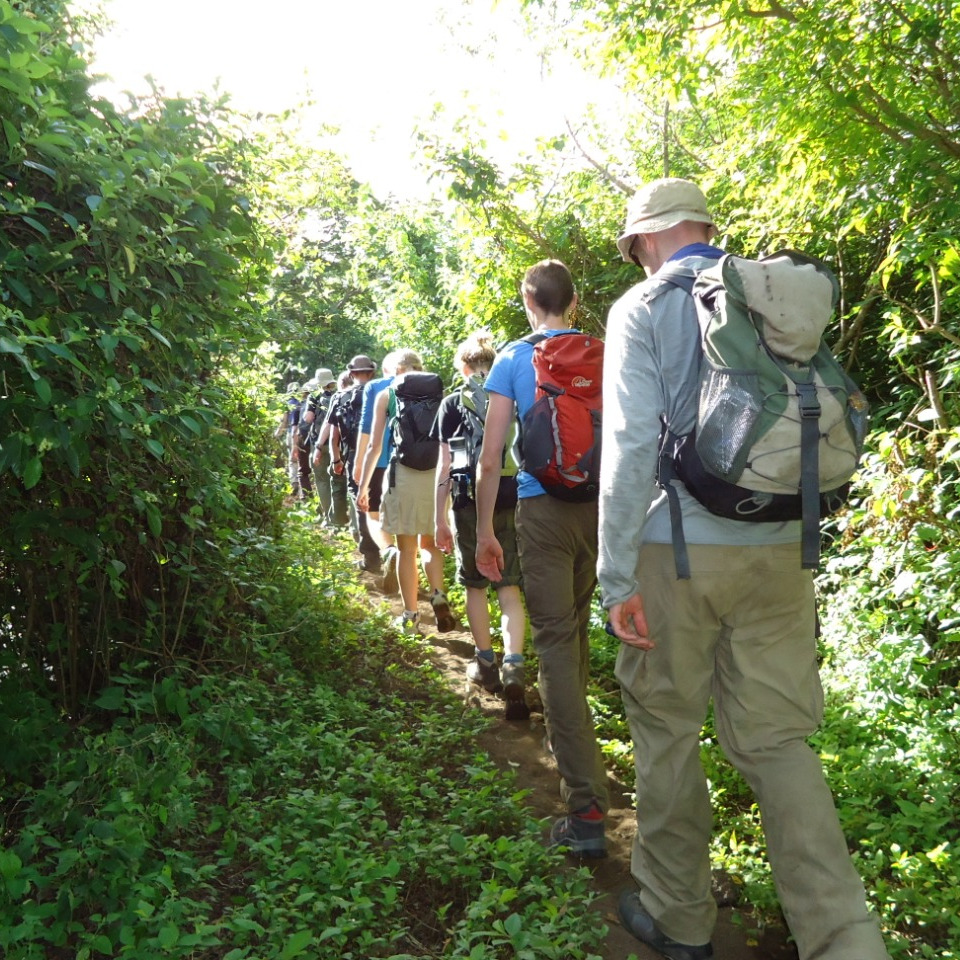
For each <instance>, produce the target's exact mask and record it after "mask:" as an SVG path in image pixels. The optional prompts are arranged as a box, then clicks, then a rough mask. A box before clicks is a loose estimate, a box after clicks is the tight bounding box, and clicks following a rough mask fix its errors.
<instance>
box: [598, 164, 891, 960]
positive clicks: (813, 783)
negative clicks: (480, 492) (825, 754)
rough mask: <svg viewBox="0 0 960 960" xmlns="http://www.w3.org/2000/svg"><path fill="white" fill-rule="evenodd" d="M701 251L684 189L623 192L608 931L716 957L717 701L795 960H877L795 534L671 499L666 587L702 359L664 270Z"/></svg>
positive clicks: (606, 493) (609, 541)
mask: <svg viewBox="0 0 960 960" xmlns="http://www.w3.org/2000/svg"><path fill="white" fill-rule="evenodd" d="M715 234H716V227H715V226H714V222H713V218H712V217H711V216H710V214H709V213H708V210H707V204H706V199H705V197H704V195H703V193H702V192H701V190H700V189H699V187H697V186H696V185H695V184H694V183H692V182H690V181H688V180H682V179H677V178H668V179H662V180H655V181H653V182H651V183H648V184H646V185H645V186H644V187H643V188H642V189H640V190H639V191H637V193H636V194H635V195H634V197H633V198H632V199H631V200H630V203H629V205H628V209H627V217H626V226H625V228H624V231H623V233H622V234H621V236H620V237H619V238H618V240H617V248H618V249H619V251H620V254H621V256H622V257H623V259H624V260H625V261H627V262H633V263H635V264H636V265H637V266H641V267H643V269H644V270H645V271H646V272H647V274H648V278H647V279H646V280H644V281H641V282H640V283H638V284H636V285H635V286H634V287H632V288H631V289H630V290H628V291H627V293H625V294H624V295H623V296H622V297H621V298H620V299H619V300H618V301H617V302H616V303H615V304H614V305H613V307H612V308H611V310H610V315H609V319H608V323H607V353H606V363H605V369H604V377H603V380H604V397H603V411H604V418H603V445H602V449H603V456H602V470H601V480H600V485H601V495H600V562H599V579H600V585H601V588H602V593H603V603H604V605H605V606H606V607H607V608H608V610H609V616H610V623H611V626H612V629H613V630H614V631H615V633H616V635H617V636H618V637H619V638H620V640H621V641H622V644H621V646H620V650H619V653H618V658H617V665H616V675H617V678H618V680H619V681H620V685H621V690H622V696H623V703H624V709H625V712H626V715H627V719H628V721H629V725H630V732H631V735H632V737H633V744H634V763H635V767H636V817H637V832H636V836H635V839H634V844H633V855H632V862H631V873H632V875H633V878H634V880H635V881H636V884H635V885H632V886H631V887H630V888H629V889H628V890H626V891H624V893H623V894H622V896H621V898H620V903H619V913H620V919H621V921H622V922H623V924H624V926H625V927H626V928H627V929H628V930H629V931H630V932H631V933H632V934H633V935H634V936H635V937H637V939H639V940H641V941H642V942H643V943H646V944H648V945H649V946H651V947H653V948H654V949H655V950H658V951H659V952H660V953H662V954H663V955H664V956H667V957H671V958H677V960H706V958H709V957H712V956H713V949H712V947H711V944H710V937H711V934H712V931H713V928H714V922H715V919H716V913H717V908H716V903H715V901H714V898H713V896H712V895H711V890H710V884H711V876H710V857H709V852H708V845H709V841H710V835H711V830H712V816H711V810H710V803H709V795H708V790H707V782H706V778H705V776H704V772H703V768H702V766H701V762H700V731H701V728H702V725H703V722H704V718H705V717H706V714H707V708H708V702H709V700H710V698H711V695H712V697H713V706H714V722H715V727H716V731H717V738H718V740H719V742H720V745H721V746H722V748H723V750H724V752H725V753H726V755H727V757H728V758H729V759H730V760H731V762H732V763H733V764H734V766H735V767H736V768H737V769H738V770H739V771H740V772H741V773H742V774H743V776H744V778H745V779H746V781H747V783H748V784H749V785H750V787H751V788H752V790H753V791H754V794H755V795H756V797H757V802H758V804H759V807H760V812H761V815H762V817H763V825H764V830H765V833H766V840H767V849H768V852H769V856H770V864H771V867H772V870H773V876H774V880H775V882H776V886H777V891H778V894H779V897H780V902H781V905H782V907H783V912H784V915H785V917H786V920H787V923H788V925H789V927H790V931H791V933H792V934H793V937H794V939H795V940H796V942H797V947H798V949H799V954H800V958H801V960H808V958H814V957H816V958H817V960H831V958H832V960H850V958H854V957H855V958H857V960H880V958H885V957H887V952H886V950H885V948H884V945H883V942H882V939H881V937H880V932H879V929H878V927H877V923H876V921H875V919H874V918H873V917H871V916H870V914H869V913H868V912H867V909H866V905H865V898H864V890H863V885H862V883H861V881H860V879H859V877H858V876H857V874H856V871H855V870H854V868H853V865H852V863H851V861H850V857H849V854H848V852H847V844H846V841H845V840H844V837H843V833H842V832H841V830H840V825H839V822H838V819H837V814H836V811H835V808H834V805H833V799H832V797H831V795H830V790H829V788H828V787H827V784H826V782H825V780H824V777H823V772H822V769H821V766H820V761H819V759H818V757H817V755H816V754H815V753H814V752H813V751H812V750H811V749H810V747H809V746H808V745H807V743H806V738H807V737H808V736H809V735H810V734H811V733H812V732H813V731H814V730H815V728H816V727H817V725H818V724H819V722H820V720H821V717H822V706H823V694H822V691H821V687H820V679H819V675H818V672H817V661H816V655H817V650H816V640H815V610H814V594H813V580H812V574H811V572H810V571H809V570H805V569H802V567H801V557H800V523H799V522H798V521H789V522H775V523H774V522H765V523H747V522H744V521H741V520H730V519H726V518H723V517H719V516H715V515H713V514H711V513H709V512H708V511H707V510H706V509H705V508H704V507H703V506H701V504H700V503H698V502H697V501H696V500H694V499H693V498H692V497H691V496H690V494H689V492H688V491H687V489H686V488H685V487H683V486H680V488H679V491H678V493H679V499H680V504H681V509H682V520H683V529H684V533H685V539H686V545H687V551H688V555H689V567H690V578H689V579H680V578H679V577H678V574H677V570H676V567H675V563H674V559H675V558H674V541H673V539H672V533H671V525H670V513H669V509H668V504H667V497H666V496H665V495H663V494H660V495H658V491H657V490H656V487H655V483H654V477H655V475H656V472H657V451H658V437H659V434H660V429H661V418H663V420H664V421H665V422H667V423H669V424H671V429H675V430H679V431H680V432H687V431H689V430H690V429H691V428H692V426H693V424H694V422H695V419H696V416H697V405H698V374H699V368H700V356H701V346H700V329H699V325H698V320H697V316H696V314H695V311H694V305H693V300H692V298H691V296H690V294H689V293H688V292H687V291H686V290H684V289H682V288H681V287H679V286H677V285H676V284H675V283H672V282H669V281H664V280H662V279H658V278H659V277H662V276H663V274H662V273H659V271H661V268H665V267H666V269H667V270H671V271H677V270H681V271H686V272H687V273H688V274H691V275H692V274H694V273H696V272H697V271H699V270H701V269H703V268H706V267H709V266H712V265H713V264H714V263H715V262H716V260H717V259H718V258H719V257H720V256H721V255H722V251H721V250H720V249H718V248H717V247H715V246H712V245H711V244H710V241H711V239H712V238H713V237H714V235H715Z"/></svg>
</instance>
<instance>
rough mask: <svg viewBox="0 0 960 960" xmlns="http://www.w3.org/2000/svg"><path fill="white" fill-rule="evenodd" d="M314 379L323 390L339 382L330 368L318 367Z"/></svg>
mask: <svg viewBox="0 0 960 960" xmlns="http://www.w3.org/2000/svg"><path fill="white" fill-rule="evenodd" d="M313 379H314V381H315V383H316V385H317V386H318V387H320V389H321V390H322V389H323V388H324V387H326V386H329V385H330V384H331V383H336V382H337V378H336V377H335V376H334V375H333V371H332V370H331V369H330V368H329V367H317V369H316V371H315V372H314V374H313Z"/></svg>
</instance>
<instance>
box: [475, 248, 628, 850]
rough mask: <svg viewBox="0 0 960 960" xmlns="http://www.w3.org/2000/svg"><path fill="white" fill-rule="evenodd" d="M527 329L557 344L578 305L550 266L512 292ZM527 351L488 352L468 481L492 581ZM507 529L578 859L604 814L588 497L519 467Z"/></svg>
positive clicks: (481, 553)
mask: <svg viewBox="0 0 960 960" xmlns="http://www.w3.org/2000/svg"><path fill="white" fill-rule="evenodd" d="M521 293H522V297H523V304H524V309H525V311H526V314H527V319H528V321H529V323H530V327H531V329H532V330H533V331H534V332H535V333H537V334H541V335H542V336H543V337H544V338H546V339H549V340H554V339H559V340H562V339H563V338H564V336H565V335H566V334H568V332H569V331H570V330H571V329H572V328H571V315H572V314H573V311H574V308H575V307H576V305H577V295H576V292H575V290H574V286H573V278H572V277H571V275H570V271H569V270H568V269H567V267H566V266H565V265H564V264H562V263H561V262H560V261H558V260H544V261H541V262H540V263H538V264H536V265H535V266H533V267H531V268H530V269H529V270H528V271H527V273H526V275H525V277H524V280H523V284H522V286H521ZM534 350H535V346H534V344H533V343H531V342H530V340H529V339H523V340H517V341H514V342H513V343H510V344H508V345H507V346H506V347H504V348H503V350H501V351H500V353H498V354H497V357H496V359H495V360H494V362H493V366H492V368H491V370H490V373H489V374H488V376H487V379H486V384H485V385H486V389H487V394H488V397H489V400H488V406H487V417H486V425H485V428H484V435H483V446H482V449H481V453H480V464H479V469H478V478H477V550H476V562H477V569H478V570H479V571H480V573H481V574H483V576H485V577H487V578H488V579H489V580H490V581H492V582H493V583H497V582H499V581H500V579H501V576H502V572H503V571H504V569H505V551H504V547H503V544H501V543H500V541H499V539H498V538H497V533H496V530H495V528H494V513H495V504H496V497H497V490H498V488H499V485H500V472H501V464H502V463H503V451H504V446H505V444H506V441H507V437H508V434H509V431H510V426H511V423H512V422H513V420H514V417H515V415H516V413H519V416H520V418H521V420H522V419H523V418H524V417H525V416H526V415H527V413H528V411H530V409H531V408H532V407H533V406H534V401H535V393H536V374H535V372H534V366H533V354H534ZM518 496H519V501H518V504H517V518H516V528H517V537H518V540H519V545H520V569H521V571H522V573H523V589H524V595H525V597H526V601H527V612H528V614H529V617H530V624H531V627H532V634H533V647H534V650H535V651H536V654H537V657H538V658H539V678H538V680H539V689H540V696H541V698H542V700H543V705H544V712H545V719H546V725H547V740H548V743H549V745H550V747H551V748H552V752H553V755H554V757H555V759H556V762H557V768H558V770H559V773H560V792H561V797H562V799H563V801H564V803H565V805H566V807H567V810H568V815H567V816H565V817H562V818H561V819H559V820H557V821H556V822H555V823H554V825H553V829H552V831H551V838H552V841H553V842H554V843H556V844H557V845H562V846H564V847H566V848H567V849H568V850H569V851H570V852H571V853H574V854H576V855H579V856H583V857H602V856H605V855H606V841H605V829H604V815H605V813H606V810H607V808H608V805H609V795H608V791H607V776H606V771H605V770H604V767H603V760H602V757H601V754H600V747H599V746H598V744H597V737H596V733H595V731H594V727H593V720H592V718H591V715H590V709H589V707H588V705H587V699H586V689H587V676H588V672H589V638H588V628H589V623H590V602H591V598H592V596H593V591H594V587H595V586H596V582H597V581H596V561H597V503H596V500H592V501H591V500H584V501H582V502H565V501H563V500H561V499H559V498H557V497H555V496H551V495H549V494H547V493H546V492H545V490H544V487H543V486H542V485H541V484H540V483H539V481H537V480H536V479H535V478H534V476H533V475H532V474H531V473H529V472H528V471H527V470H526V469H521V471H520V473H519V474H518Z"/></svg>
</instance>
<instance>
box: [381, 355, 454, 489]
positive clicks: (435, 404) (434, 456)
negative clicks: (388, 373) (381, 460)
mask: <svg viewBox="0 0 960 960" xmlns="http://www.w3.org/2000/svg"><path fill="white" fill-rule="evenodd" d="M391 391H392V394H393V396H392V397H391V406H392V407H394V408H395V409H394V412H393V420H392V422H391V430H392V432H393V453H392V460H393V462H394V463H402V464H403V465H404V466H405V467H410V468H412V469H413V470H435V469H436V466H437V460H438V459H439V456H440V443H439V441H437V440H432V439H430V431H431V429H432V428H433V422H434V420H436V418H437V410H439V408H440V401H441V400H442V399H443V381H442V380H441V379H440V377H439V376H437V374H435V373H425V372H422V371H418V370H412V371H410V372H408V373H404V374H401V375H400V376H399V377H397V379H396V380H395V381H394V383H393V386H392V387H391Z"/></svg>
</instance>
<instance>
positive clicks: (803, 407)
mask: <svg viewBox="0 0 960 960" xmlns="http://www.w3.org/2000/svg"><path fill="white" fill-rule="evenodd" d="M797 401H798V406H799V408H800V419H801V420H819V419H820V414H821V412H822V410H821V408H820V399H819V397H818V396H817V387H816V384H813V383H798V384H797Z"/></svg>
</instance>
